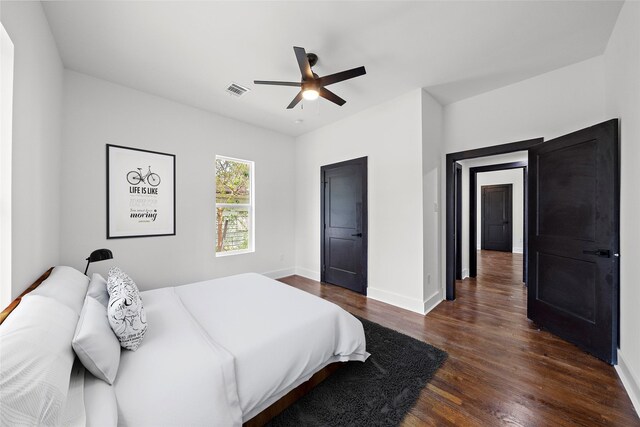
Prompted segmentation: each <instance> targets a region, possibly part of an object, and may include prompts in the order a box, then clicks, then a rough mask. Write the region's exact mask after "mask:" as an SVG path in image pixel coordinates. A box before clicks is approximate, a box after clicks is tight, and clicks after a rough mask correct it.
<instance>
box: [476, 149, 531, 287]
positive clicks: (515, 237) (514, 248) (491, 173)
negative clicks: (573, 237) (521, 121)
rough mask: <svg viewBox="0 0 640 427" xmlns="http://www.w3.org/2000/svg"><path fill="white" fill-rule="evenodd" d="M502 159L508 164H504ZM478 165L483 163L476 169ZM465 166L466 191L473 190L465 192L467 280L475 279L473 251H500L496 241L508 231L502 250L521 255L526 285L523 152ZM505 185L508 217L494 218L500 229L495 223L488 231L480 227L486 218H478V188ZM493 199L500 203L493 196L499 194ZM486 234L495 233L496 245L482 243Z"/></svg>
mask: <svg viewBox="0 0 640 427" xmlns="http://www.w3.org/2000/svg"><path fill="white" fill-rule="evenodd" d="M505 160H510V161H509V162H504V161H505ZM496 162H497V163H496ZM480 163H485V164H484V165H481V166H478V164H480ZM486 163H490V164H486ZM469 164H470V167H469V174H468V175H469V188H471V189H475V191H470V192H469V233H468V235H469V277H476V275H477V255H478V254H477V251H478V250H483V249H485V250H486V249H489V250H490V249H493V250H496V249H497V250H500V249H499V248H498V247H497V246H496V242H500V240H503V239H505V238H507V237H506V236H504V235H505V234H508V232H510V238H511V244H510V245H509V248H508V249H507V248H505V249H502V250H503V251H507V252H513V253H518V254H522V258H523V262H522V265H523V268H522V281H523V282H525V283H526V280H527V234H528V233H527V231H528V230H527V225H528V224H527V223H528V215H527V176H528V168H527V152H526V151H521V152H516V153H513V154H511V155H508V156H492V157H483V158H479V159H474V160H471V161H469ZM474 165H475V166H474ZM508 184H511V215H510V216H509V215H506V212H505V215H503V217H502V218H494V222H496V221H498V222H499V220H500V219H502V221H503V224H501V225H502V229H498V228H497V227H496V226H497V225H499V224H493V225H494V227H493V229H492V230H486V229H485V227H484V226H483V220H484V219H486V218H485V217H486V215H482V213H483V199H482V194H483V192H482V188H483V187H489V186H492V185H508ZM493 196H494V201H497V202H499V201H500V197H495V196H499V193H498V194H494V195H493ZM495 199H497V200H495ZM505 221H506V223H505ZM485 222H486V221H485ZM485 225H491V224H485ZM490 231H498V232H500V233H499V234H498V235H497V236H494V237H493V239H494V240H495V241H496V242H494V243H493V245H489V246H487V245H484V244H483V237H487V235H488V234H489V232H490ZM500 234H502V235H500ZM507 239H508V238H507ZM485 243H486V242H485ZM498 246H499V244H498Z"/></svg>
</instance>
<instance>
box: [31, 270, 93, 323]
mask: <svg viewBox="0 0 640 427" xmlns="http://www.w3.org/2000/svg"><path fill="white" fill-rule="evenodd" d="M88 286H89V278H88V277H87V276H85V275H84V274H82V273H80V272H79V271H78V270H76V269H75V268H71V267H66V266H63V265H61V266H57V267H55V268H54V269H53V271H52V272H51V274H50V275H49V277H47V280H45V281H44V282H42V283H41V284H40V286H38V287H37V288H35V289H34V290H33V291H31V292H30V293H29V294H30V295H42V296H45V297H50V298H53V299H55V300H56V301H59V302H61V303H62V304H64V305H66V306H67V307H69V308H70V309H72V310H73V311H74V312H75V313H76V316H79V315H80V311H81V310H82V304H83V303H84V297H85V295H87V287H88Z"/></svg>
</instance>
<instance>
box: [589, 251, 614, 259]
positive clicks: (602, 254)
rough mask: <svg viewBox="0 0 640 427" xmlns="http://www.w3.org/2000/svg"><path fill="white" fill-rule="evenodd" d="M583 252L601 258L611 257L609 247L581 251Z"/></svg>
mask: <svg viewBox="0 0 640 427" xmlns="http://www.w3.org/2000/svg"><path fill="white" fill-rule="evenodd" d="M582 253H583V254H587V255H595V256H599V257H603V258H611V251H610V250H609V249H596V250H595V251H582Z"/></svg>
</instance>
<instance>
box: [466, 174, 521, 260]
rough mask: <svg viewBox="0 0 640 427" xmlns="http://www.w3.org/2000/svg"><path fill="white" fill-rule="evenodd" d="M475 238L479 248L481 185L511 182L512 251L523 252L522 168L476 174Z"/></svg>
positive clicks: (480, 235)
mask: <svg viewBox="0 0 640 427" xmlns="http://www.w3.org/2000/svg"><path fill="white" fill-rule="evenodd" d="M476 179H477V184H476V203H477V206H476V209H477V210H476V212H477V216H476V220H477V224H476V234H477V236H476V238H477V240H476V241H477V249H478V250H480V245H481V242H482V186H483V185H498V184H511V187H512V195H511V197H512V199H511V202H512V205H513V206H512V222H511V226H512V227H513V240H512V246H513V252H515V253H520V254H521V253H522V252H523V244H524V243H523V239H524V233H523V230H524V229H523V224H524V191H523V183H524V178H523V173H522V169H508V170H502V171H492V172H481V173H478V174H477V175H476Z"/></svg>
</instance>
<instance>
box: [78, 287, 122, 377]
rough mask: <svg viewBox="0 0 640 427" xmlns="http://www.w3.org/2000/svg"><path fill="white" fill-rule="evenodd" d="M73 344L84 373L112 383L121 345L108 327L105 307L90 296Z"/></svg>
mask: <svg viewBox="0 0 640 427" xmlns="http://www.w3.org/2000/svg"><path fill="white" fill-rule="evenodd" d="M72 345H73V349H74V350H75V352H76V354H77V355H78V358H79V359H80V361H81V362H82V364H83V365H84V367H85V368H87V370H89V371H90V372H91V373H92V374H93V375H95V376H96V377H97V378H100V379H101V380H103V381H106V382H107V383H108V384H113V381H114V380H115V379H116V374H117V373H118V366H120V343H119V342H118V338H116V336H115V335H114V334H113V330H111V326H110V325H109V320H108V319H107V308H106V307H105V306H103V305H102V304H101V303H100V302H98V300H96V299H94V298H92V297H90V296H87V298H86V299H85V301H84V307H83V308H82V312H81V313H80V320H79V321H78V326H77V327H76V333H75V335H74V337H73V342H72Z"/></svg>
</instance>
